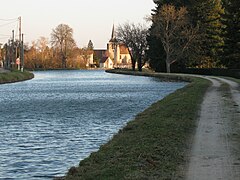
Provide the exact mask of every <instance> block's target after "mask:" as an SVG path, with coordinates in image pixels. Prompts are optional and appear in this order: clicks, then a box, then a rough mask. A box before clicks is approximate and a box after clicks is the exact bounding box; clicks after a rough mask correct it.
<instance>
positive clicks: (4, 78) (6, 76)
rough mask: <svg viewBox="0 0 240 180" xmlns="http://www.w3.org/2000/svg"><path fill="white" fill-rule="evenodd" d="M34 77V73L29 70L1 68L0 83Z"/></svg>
mask: <svg viewBox="0 0 240 180" xmlns="http://www.w3.org/2000/svg"><path fill="white" fill-rule="evenodd" d="M32 78H34V75H33V73H30V72H28V71H24V72H20V71H9V70H5V69H2V68H0V84H5V83H14V82H19V81H25V80H29V79H32Z"/></svg>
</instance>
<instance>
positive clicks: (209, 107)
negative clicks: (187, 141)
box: [186, 77, 240, 180]
mask: <svg viewBox="0 0 240 180" xmlns="http://www.w3.org/2000/svg"><path fill="white" fill-rule="evenodd" d="M206 78H207V79H209V80H210V81H211V82H212V86H211V87H210V88H209V89H208V91H207V93H206V94H205V97H204V100H203V103H202V106H201V110H200V117H199V121H198V126H197V130H196V134H195V136H194V137H193V144H192V150H191V152H190V157H189V165H188V170H187V175H186V179H187V180H240V148H239V147H240V140H239V139H240V93H239V84H238V83H235V82H233V81H230V80H226V79H223V78H217V77H206Z"/></svg>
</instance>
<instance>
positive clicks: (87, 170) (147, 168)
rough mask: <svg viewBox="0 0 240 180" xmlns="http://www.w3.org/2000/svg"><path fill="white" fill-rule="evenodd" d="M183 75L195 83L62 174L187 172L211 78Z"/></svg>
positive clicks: (160, 175)
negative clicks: (204, 78)
mask: <svg viewBox="0 0 240 180" xmlns="http://www.w3.org/2000/svg"><path fill="white" fill-rule="evenodd" d="M159 76H161V75H159ZM165 78H166V75H165ZM170 78H171V79H172V78H173V77H172V76H171V77H170ZM175 78H176V77H175ZM177 79H178V80H179V77H177ZM182 79H185V80H186V79H187V80H191V83H190V84H188V85H187V86H185V87H184V88H182V89H179V90H177V91H176V92H175V93H173V94H170V95H169V96H167V97H166V98H164V99H163V100H161V101H158V102H156V103H154V104H152V105H151V106H150V107H149V108H148V109H146V110H144V111H143V112H142V113H140V114H138V115H137V116H136V118H135V119H134V120H132V121H130V122H129V123H128V124H127V125H126V126H125V127H124V128H123V129H121V130H120V131H119V133H117V134H116V135H115V136H114V137H113V138H112V139H111V140H110V141H109V142H108V143H107V144H104V145H102V146H101V147H100V149H99V151H97V152H94V153H92V154H91V155H90V156H89V157H88V158H86V159H84V160H82V161H81V162H80V166H79V167H72V168H70V170H69V172H68V173H67V175H66V177H63V178H57V179H67V180H72V179H74V180H75V179H99V180H101V179H102V180H111V179H113V180H115V179H129V180H130V179H131V180H132V179H181V178H183V173H181V170H180V168H181V167H183V166H184V165H185V161H186V157H187V156H186V155H187V152H188V150H189V142H190V141H191V136H192V134H193V133H194V131H195V127H196V120H197V116H198V110H199V107H200V104H201V102H202V99H203V96H204V93H205V91H206V89H207V87H209V85H210V82H209V81H207V80H203V79H200V78H189V77H182Z"/></svg>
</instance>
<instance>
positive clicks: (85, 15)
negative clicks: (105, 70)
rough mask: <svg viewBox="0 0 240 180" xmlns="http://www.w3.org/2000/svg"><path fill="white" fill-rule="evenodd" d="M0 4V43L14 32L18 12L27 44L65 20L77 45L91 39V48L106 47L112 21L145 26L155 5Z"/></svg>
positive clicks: (57, 0) (100, 0) (81, 1)
mask: <svg viewBox="0 0 240 180" xmlns="http://www.w3.org/2000/svg"><path fill="white" fill-rule="evenodd" d="M0 4H1V6H0V43H2V44H4V43H6V42H7V41H8V39H9V38H10V37H11V34H12V30H14V31H15V32H16V35H17V34H18V28H19V25H18V21H17V18H18V17H20V16H21V19H22V33H23V34H24V42H25V43H28V44H29V45H31V42H32V41H36V40H37V39H39V38H40V37H41V36H43V37H46V38H48V40H50V39H51V32H52V30H53V29H54V28H56V27H57V26H58V25H59V24H67V25H68V26H69V27H71V28H72V29H73V38H74V39H75V41H76V43H77V45H78V47H81V48H82V47H86V46H87V44H88V42H89V40H91V41H92V42H93V45H94V48H95V49H106V46H107V42H108V41H109V39H110V37H111V31H112V26H113V24H114V25H115V27H117V26H118V25H119V24H123V23H126V22H130V23H132V22H133V23H144V24H146V25H148V26H149V23H147V22H146V21H145V20H144V17H146V16H147V15H150V14H151V12H152V9H154V7H155V5H154V3H153V0H118V1H116V0H68V1H66V0H0ZM10 19H13V20H10ZM6 20H7V21H6ZM17 37H18V36H17Z"/></svg>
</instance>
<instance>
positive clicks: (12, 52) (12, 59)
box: [10, 30, 15, 68]
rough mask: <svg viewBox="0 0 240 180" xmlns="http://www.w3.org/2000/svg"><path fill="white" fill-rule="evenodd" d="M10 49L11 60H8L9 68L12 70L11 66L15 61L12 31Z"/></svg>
mask: <svg viewBox="0 0 240 180" xmlns="http://www.w3.org/2000/svg"><path fill="white" fill-rule="evenodd" d="M10 48H11V55H10V56H11V60H10V63H11V64H10V67H11V68H13V64H14V59H15V55H14V30H12V43H11V45H10Z"/></svg>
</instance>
